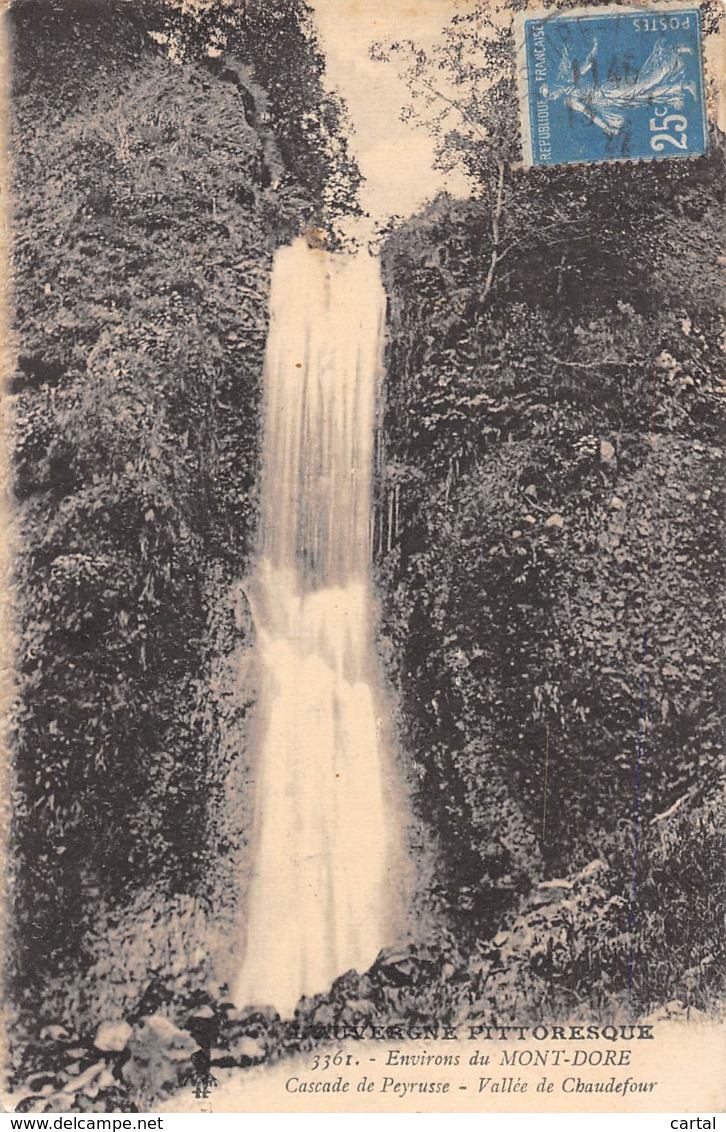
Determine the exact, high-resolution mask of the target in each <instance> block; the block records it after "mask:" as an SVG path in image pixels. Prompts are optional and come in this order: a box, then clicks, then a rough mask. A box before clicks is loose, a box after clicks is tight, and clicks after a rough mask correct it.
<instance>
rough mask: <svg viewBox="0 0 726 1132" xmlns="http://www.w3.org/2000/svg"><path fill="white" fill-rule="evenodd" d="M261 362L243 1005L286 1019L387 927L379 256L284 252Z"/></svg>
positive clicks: (379, 940) (366, 960) (377, 941)
mask: <svg viewBox="0 0 726 1132" xmlns="http://www.w3.org/2000/svg"><path fill="white" fill-rule="evenodd" d="M270 308H271V309H270V329H269V335H268V341H267V350H266V357H265V372H264V386H265V408H264V445H263V464H262V483H261V508H260V511H261V517H260V554H259V560H258V564H257V567H256V569H255V572H254V576H253V577H252V578H251V580H250V581H249V583H248V584H247V586H246V590H247V594H248V597H249V601H250V607H251V610H252V617H253V620H254V624H255V630H256V646H255V647H256V657H257V665H258V671H259V675H260V693H259V703H258V706H257V712H258V715H257V725H256V734H257V752H256V771H255V773H256V799H255V807H256V816H255V834H254V844H253V846H252V851H253V866H252V878H251V882H250V891H249V896H248V900H247V906H246V922H245V928H244V931H245V936H246V940H245V946H244V955H243V961H242V965H241V969H240V970H239V971H238V974H237V977H236V978H235V980H234V983H233V999H234V1001H235V1002H236V1003H237V1005H238V1006H240V1007H241V1006H245V1005H247V1004H252V1003H255V1004H271V1005H274V1006H275V1007H276V1008H277V1009H278V1010H279V1011H280V1012H281V1013H282V1014H283V1015H290V1014H292V1011H293V1009H294V1007H295V1005H296V1003H297V1002H298V999H299V998H300V996H301V995H303V994H305V995H312V994H316V993H320V992H323V991H326V990H327V989H329V987H330V985H331V983H332V982H333V980H334V979H335V978H337V977H338V976H339V975H341V974H343V973H344V972H346V971H348V970H350V969H351V968H354V969H356V970H358V971H360V972H362V971H364V970H366V969H367V968H368V967H369V966H370V965H371V963H372V962H373V960H374V959H375V957H376V955H377V953H378V951H379V950H380V948H381V947H382V946H383V945H384V944H385V943H387V942H390V941H389V939H388V937H387V932H389V931H390V930H391V928H390V922H389V913H388V907H387V906H388V904H389V903H390V897H391V881H392V874H393V872H394V871H395V859H394V844H395V842H396V836H397V835H396V833H395V832H394V831H395V828H396V819H395V815H394V808H393V804H392V794H393V793H394V790H393V786H392V778H393V775H392V769H391V761H390V756H389V754H388V752H387V750H386V743H385V736H384V732H385V728H384V727H383V722H382V714H383V713H382V707H381V705H382V700H383V697H382V695H381V688H382V679H381V675H380V673H379V671H378V666H379V661H378V659H377V656H376V653H375V648H374V643H373V639H372V630H373V625H374V602H373V597H372V592H371V583H370V577H369V572H370V546H369V537H370V514H371V494H372V464H373V442H374V432H375V411H376V399H377V392H378V389H379V383H380V381H381V376H382V358H383V334H384V320H385V295H384V291H383V286H382V283H381V278H380V270H379V265H378V261H377V260H376V259H374V258H373V257H372V256H370V255H369V254H368V253H367V252H364V251H358V252H357V253H355V254H332V253H328V252H324V251H321V250H318V249H312V248H310V247H309V246H308V244H307V243H306V241H305V240H302V239H301V240H297V241H296V242H295V243H294V244H292V245H291V246H290V247H286V248H282V249H280V250H279V251H278V252H277V255H276V258H275V263H274V268H273V275H272V290H271V300H270Z"/></svg>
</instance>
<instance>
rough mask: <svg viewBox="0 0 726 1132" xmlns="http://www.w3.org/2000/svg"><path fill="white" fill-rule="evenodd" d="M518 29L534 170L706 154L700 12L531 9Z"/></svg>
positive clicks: (527, 152) (666, 7) (527, 147)
mask: <svg viewBox="0 0 726 1132" xmlns="http://www.w3.org/2000/svg"><path fill="white" fill-rule="evenodd" d="M517 32H518V44H517V46H518V51H517V72H518V81H519V90H520V112H521V125H522V143H523V151H524V163H525V165H560V164H568V163H588V164H591V163H597V162H602V161H622V160H634V161H642V160H658V159H664V158H673V157H676V158H678V157H680V158H684V157H696V156H700V155H701V154H703V153H705V152H706V148H707V139H708V133H707V127H706V104H705V84H704V75H703V53H702V46H701V13H700V11H699V9H698V8H696V7H685V6H683V5H678V6H676V5H672V4H663V5H659V6H657V7H653V8H629V7H622V6H617V7H616V6H614V5H608V6H605V7H599V8H589V9H577V10H569V11H552V10H550V11H547V12H539V13H538V12H527V13H525V14H523V15H522V16H521V17H520V19H519V21H518V28H517Z"/></svg>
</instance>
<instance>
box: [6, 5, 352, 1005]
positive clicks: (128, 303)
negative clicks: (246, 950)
mask: <svg viewBox="0 0 726 1132" xmlns="http://www.w3.org/2000/svg"><path fill="white" fill-rule="evenodd" d="M224 16H225V18H224V20H221V21H220V19H217V18H216V17H215V13H214V11H212V10H211V9H210V10H208V11H207V12H206V14H205V16H204V19H203V20H197V19H196V17H195V18H192V17H191V16H190V15H189V13H188V12H187V11H186V9H185V7H184V6H183V5H179V4H173V3H168V4H164V3H144V4H139V5H129V4H126V3H118V4H114V3H110V4H109V3H99V4H88V3H79V4H74V3H70V4H67V5H64V6H63V7H60V6H56V7H48V6H47V5H46V4H44V3H35V2H32V0H31V2H27V3H19V4H17V5H15V6H14V7H13V9H12V10H11V13H10V18H11V21H12V27H13V41H14V72H13V86H14V90H13V110H14V133H13V161H14V189H15V207H14V298H15V307H16V325H17V369H16V372H15V374H14V376H13V378H12V381H11V386H10V393H11V396H12V403H13V409H14V415H15V422H16V429H15V493H16V497H17V501H18V506H19V512H18V514H19V520H18V521H19V526H20V535H21V539H20V541H21V553H20V557H19V561H18V566H17V592H18V594H19V603H20V604H19V609H18V614H19V622H20V624H19V628H20V634H19V640H20V651H19V655H18V658H17V659H18V669H19V673H20V687H19V706H18V713H17V717H16V728H17V751H16V786H17V791H16V794H17V797H16V802H15V834H14V836H15V862H16V868H15V874H16V875H15V879H14V888H15V907H16V937H17V938H16V944H15V945H14V948H13V959H14V962H15V965H16V969H15V972H14V974H15V977H16V984H17V986H18V987H19V988H21V989H22V993H23V994H24V995H25V996H26V997H28V1000H29V1002H31V1003H32V1002H35V1000H36V996H37V994H38V992H39V990H40V988H43V992H44V1007H43V1010H44V1011H45V1012H46V1014H47V1017H48V1018H50V1019H52V1018H53V1017H54V1012H59V1013H60V1016H63V1017H68V1012H69V1011H70V1013H71V1015H73V1014H74V1012H75V1014H76V1015H78V1013H79V1012H80V1016H83V1012H84V1010H85V1009H86V1006H89V1004H88V1003H87V1001H86V999H85V997H84V994H83V993H81V992H79V990H78V982H79V977H80V975H81V974H82V972H84V971H86V972H87V971H88V968H89V965H90V964H94V965H95V967H96V968H98V969H99V970H100V969H101V968H102V967H103V966H104V963H107V960H108V952H109V948H111V947H112V946H113V941H115V942H116V943H117V944H118V943H119V940H120V939H124V938H125V936H124V934H123V933H124V928H123V923H124V914H123V909H127V911H128V910H129V909H131V910H132V911H131V912H128V915H132V914H133V916H134V917H136V918H137V919H138V922H139V923H141V922H142V920H143V917H141V919H139V917H140V915H141V913H140V908H141V909H142V910H143V906H144V905H145V904H146V905H147V906H148V907H153V908H155V909H157V912H158V915H155V916H152V917H151V920H152V921H154V924H152V923H151V922H150V923H149V924H147V929H149V930H150V931H151V930H152V928H153V929H154V930H155V931H156V934H157V936H159V937H160V939H159V940H157V943H159V947H157V948H156V951H157V957H156V960H155V961H154V963H151V964H150V966H151V967H153V971H151V973H149V972H147V971H145V970H136V969H135V968H134V967H133V964H132V965H131V966H129V965H128V963H127V965H126V966H125V976H124V978H125V983H126V985H125V987H124V988H123V992H122V998H123V1000H124V1004H125V1005H126V1006H129V1007H130V1005H132V1004H133V1003H134V1001H135V999H137V998H138V997H139V996H140V995H141V994H142V993H143V992H144V990H145V986H146V983H147V982H148V981H149V979H151V980H152V981H153V978H154V977H155V976H159V974H160V972H162V973H163V969H164V964H165V963H166V965H167V966H168V965H169V964H170V963H171V964H172V966H173V967H174V971H173V972H167V974H169V978H170V979H171V980H172V982H173V981H174V978H176V979H177V980H179V979H180V978H182V976H183V977H184V978H187V979H188V978H191V977H193V975H192V973H191V969H194V965H193V964H192V966H191V969H190V971H187V972H182V971H180V970H179V963H183V962H184V959H183V955H182V956H181V957H179V956H177V957H176V959H175V960H174V962H173V963H172V960H171V959H170V957H169V948H168V947H167V948H164V947H162V946H161V942H162V940H161V937H164V938H166V937H167V936H168V937H169V938H170V937H171V936H173V935H174V923H170V920H169V917H171V919H172V920H173V921H174V920H176V921H179V922H182V921H183V922H184V924H186V925H187V927H186V928H185V931H186V930H187V928H188V929H189V930H188V931H187V935H188V934H189V931H192V927H191V926H190V925H192V924H193V923H197V922H201V920H203V915H202V913H201V912H200V915H199V916H198V917H196V920H195V917H194V916H193V915H191V914H190V909H193V908H194V907H197V906H200V905H201V909H202V912H203V909H204V907H208V906H210V904H214V903H216V906H217V909H218V916H219V918H220V919H222V920H223V910H224V907H225V906H226V905H227V904H229V901H230V896H229V891H230V888H231V886H230V885H227V886H226V889H225V884H224V878H225V875H226V873H225V869H228V868H230V867H231V862H232V859H233V856H234V852H235V851H236V850H238V849H239V846H240V842H241V841H243V840H244V829H245V820H246V819H245V806H248V804H249V803H248V801H247V800H246V799H245V798H244V797H243V795H244V790H243V781H244V776H245V767H244V747H243V741H244V734H243V730H242V731H241V730H240V728H241V727H242V725H243V722H244V720H243V718H242V717H243V716H244V714H245V710H246V709H245V697H247V701H248V700H249V696H250V692H249V689H248V690H247V691H245V688H244V687H243V688H242V689H240V688H239V687H238V683H239V676H238V674H237V671H236V669H235V658H236V657H237V655H238V651H239V648H240V646H241V645H244V637H245V626H244V617H243V616H242V615H241V614H240V611H239V601H238V599H237V596H236V595H237V591H236V589H235V586H236V583H237V582H238V580H239V579H240V578H241V577H242V576H243V574H244V571H245V568H246V563H247V559H248V555H249V552H250V546H251V539H252V535H253V530H254V523H255V508H256V504H255V491H256V470H257V438H258V417H259V378H260V373H261V368H262V353H263V347H264V341H265V335H266V319H267V311H266V306H267V293H268V285H269V272H270V267H271V258H272V253H273V251H274V248H275V246H276V244H277V243H278V242H284V241H286V240H288V239H289V238H290V237H291V236H292V235H294V234H298V233H299V232H300V231H301V230H302V229H303V228H305V227H306V226H309V225H313V224H319V223H322V222H323V219H324V217H325V216H326V215H329V214H330V212H331V210H334V209H335V208H342V207H347V206H348V205H349V202H350V199H351V197H352V195H353V194H354V191H355V183H356V173H355V170H354V168H353V167H352V165H351V163H350V161H349V160H348V159H347V158H346V157H345V143H344V141H343V139H342V138H341V139H340V140H339V143H338V145H337V146H333V145H332V141H333V139H334V135H335V131H336V129H337V128H338V125H339V122H340V120H341V119H340V111H339V109H338V107H337V104H336V103H335V102H334V100H332V99H331V98H330V97H328V96H323V94H322V88H321V85H320V74H321V69H322V59H321V56H320V54H319V52H318V51H317V48H316V47H315V44H314V42H313V40H312V38H311V31H310V27H309V23H308V15H307V9H306V8H305V5H304V4H301V3H297V2H289V3H285V4H280V5H278V4H266V3H262V2H260V3H257V4H249V5H248V6H247V12H246V17H245V19H242V16H241V15H240V9H239V7H235V8H231V7H230V8H225V9H224ZM215 19H216V23H215ZM222 49H224V51H225V52H227V53H226V54H221V52H222ZM232 49H234V52H235V53H236V54H233V55H230V54H229V51H231V50H232ZM210 50H211V54H210ZM283 60H284V64H283ZM286 67H287V68H290V69H291V71H290V73H288V72H287V71H286V70H285V68H286ZM296 68H298V69H299V70H300V75H299V81H298V82H292V81H291V74H292V72H293V71H295V69H296ZM275 75H277V79H276V80H275V82H273V81H272V79H273V76H275ZM265 81H268V83H269V87H265V86H264V85H263V84H264V82H265ZM331 155H332V156H331ZM332 166H335V170H336V173H335V175H333V173H332V172H331V169H332ZM333 181H334V182H335V184H334V185H333ZM323 184H325V185H326V186H328V188H327V195H326V197H325V200H323V198H322V192H321V186H322V185H323ZM336 193H337V194H338V195H337V197H336ZM232 691H234V692H235V695H234V696H232V694H231V693H232ZM230 705H232V706H230ZM230 729H231V730H232V731H234V738H235V742H234V743H232V742H230V740H229V734H230ZM235 729H236V730H235ZM230 797H232V798H233V801H234V805H236V806H237V810H236V811H235V813H234V816H233V817H230V801H229V799H230ZM225 891H226V893H227V895H226V896H225ZM220 905H221V908H220ZM164 908H166V909H167V911H166V912H164ZM175 909H176V911H175ZM180 917H181V920H180ZM119 920H120V921H121V925H122V926H121V928H120V929H118V927H117V926H118V924H119ZM119 930H120V932H121V935H120V936H119ZM202 930H203V929H202V928H201V927H199V931H200V932H202ZM193 942H194V941H193V940H189V939H188V940H187V951H190V952H191V951H193V950H194V947H193ZM151 949H152V951H154V946H153V945H151ZM182 950H183V949H182ZM131 951H132V949H131V948H129V947H123V948H121V952H122V953H123V954H125V955H126V957H127V961H128V956H129V955H130V954H131ZM99 952H100V954H99ZM104 956H105V958H104ZM99 964H100V967H99ZM174 972H175V973H174ZM111 982H113V980H111ZM104 986H105V987H106V989H105V990H104ZM69 988H71V989H69ZM72 988H75V989H72ZM104 993H107V994H109V995H111V997H112V998H113V996H114V995H116V998H118V994H119V993H120V992H119V989H118V988H116V989H115V990H114V989H113V987H111V988H109V987H108V986H106V984H105V983H104V980H102V979H101V980H99V981H98V989H97V996H98V995H100V996H101V997H103V994H104ZM56 994H60V995H61V996H63V995H65V996H68V995H70V996H71V999H72V1002H71V1003H70V1005H69V1003H68V1002H65V1001H64V1003H63V1005H62V1007H61V1006H59V1004H58V1003H57V1002H54V995H56ZM79 994H80V998H79ZM84 1003H85V1005H84ZM99 1008H100V1009H103V1005H102V1003H99V1001H98V998H97V1001H96V1002H95V1003H94V1004H93V1010H94V1011H97V1010H98V1009H99ZM89 1009H90V1006H89ZM41 1020H42V1019H41Z"/></svg>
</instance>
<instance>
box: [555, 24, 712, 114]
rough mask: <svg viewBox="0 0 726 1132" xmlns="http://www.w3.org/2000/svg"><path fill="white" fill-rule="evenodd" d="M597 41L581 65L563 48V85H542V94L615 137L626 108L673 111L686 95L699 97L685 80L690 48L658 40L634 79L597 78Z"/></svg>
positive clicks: (561, 73) (679, 106) (561, 63)
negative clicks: (550, 87) (685, 60)
mask: <svg viewBox="0 0 726 1132" xmlns="http://www.w3.org/2000/svg"><path fill="white" fill-rule="evenodd" d="M597 47H598V44H597V40H595V42H594V44H593V46H592V50H591V51H590V54H589V55H588V57H587V59H586V60H585V62H584V64H583V65H582V67H579V66H578V63H577V60H575V59H573V58H572V56H571V55H570V52H569V51H568V49H567V47H565V48H564V52H563V55H562V59H561V62H560V67H559V71H558V75H557V77H558V80H560V85H558V86H557V87H555V88H554V90H548V88H547V87H542V94H543V95H544V97H545V98H548V99H550V101H555V100H557V99H559V98H564V100H565V103H566V104H567V106H569V107H570V108H571V109H572V110H575V111H577V113H578V114H583V115H584V116H585V117H586V118H589V119H590V121H591V122H593V123H594V124H595V125H596V126H599V127H600V129H601V130H603V131H604V132H605V133H606V134H608V135H610V136H614V135H615V134H618V133H620V131H621V130H622V129H623V127H624V126H625V121H626V119H625V115H624V114H622V113H620V111H621V110H623V109H629V108H631V107H634V106H654V105H655V104H656V103H657V104H659V105H661V106H670V107H672V108H673V109H674V110H681V109H682V108H683V104H684V100H685V94H686V93H687V94H690V95H691V97H692V98H694V99H695V98H697V91H696V88H695V85H694V84H693V83H691V82H685V81H684V77H685V67H684V63H683V59H682V55H684V54H685V55H690V54H691V50H690V48H688V47H685V46H683V45H679V46H678V47H671V46H670V45H668V44H665V43H663V42H662V41H658V42H657V43H656V45H655V47H654V48H653V50H652V51H651V53H650V55H649V56H648V58H647V59H646V61H645V63H644V64H643V66H642V67H641V69H640V71H639V72H638V74H637V75H636V76H635V77H634V78H621V79H609V80H608V81H607V82H604V83H599V82H598V81H597V62H596V55H597ZM587 74H592V75H593V78H592V80H590V81H588V82H587V83H586V84H582V85H581V83H580V80H581V79H582V77H583V76H584V75H587Z"/></svg>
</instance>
